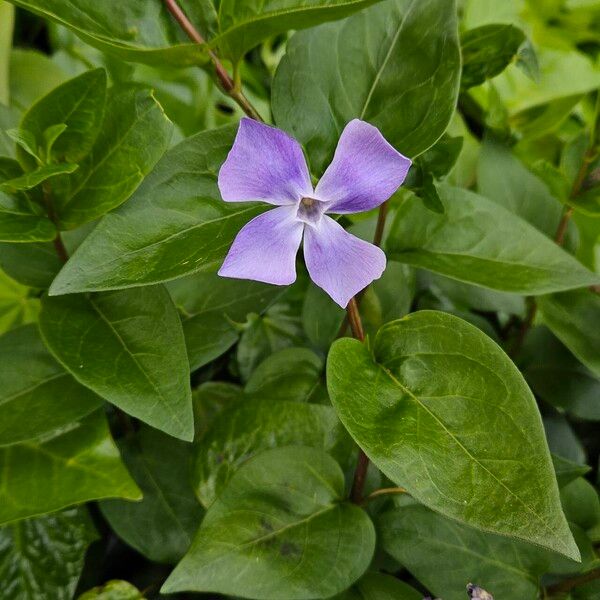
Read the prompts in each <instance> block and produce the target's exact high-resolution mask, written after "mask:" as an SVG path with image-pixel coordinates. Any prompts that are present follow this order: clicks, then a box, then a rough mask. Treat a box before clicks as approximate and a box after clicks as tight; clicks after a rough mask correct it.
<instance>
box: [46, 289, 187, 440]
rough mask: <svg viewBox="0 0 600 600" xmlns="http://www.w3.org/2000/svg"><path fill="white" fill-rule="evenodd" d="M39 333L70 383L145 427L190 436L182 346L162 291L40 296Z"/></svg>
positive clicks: (176, 321) (172, 309)
mask: <svg viewBox="0 0 600 600" xmlns="http://www.w3.org/2000/svg"><path fill="white" fill-rule="evenodd" d="M40 329H41V332H42V336H43V338H44V341H45V342H46V344H47V345H48V347H49V348H50V351H51V352H52V353H53V354H54V356H55V357H56V358H57V359H58V361H59V362H60V363H61V364H63V365H64V367H65V368H66V369H67V370H68V371H69V372H70V373H71V374H72V375H73V377H75V379H77V381H79V382H80V383H82V384H83V385H85V386H87V387H89V388H90V389H91V390H93V391H95V392H96V393H97V394H98V395H100V396H102V397H103V398H105V399H106V400H108V401H109V402H111V403H112V404H115V405H116V406H118V407H119V408H121V409H122V410H124V411H125V412H127V413H129V414H131V415H133V416H135V417H138V418H139V419H141V420H142V421H145V422H146V423H148V424H149V425H152V426H153V427H156V428H157V429H160V430H161V431H164V432H166V433H168V434H170V435H173V436H175V437H178V438H180V439H183V440H188V441H191V440H192V439H193V437H194V423H193V415H192V397H191V390H190V383H189V368H188V360H187V354H186V351H185V341H184V338H183V331H182V329H181V322H180V321H179V316H178V315H177V311H176V309H175V306H174V305H173V302H172V301H171V298H170V297H169V295H168V293H167V291H166V290H165V289H164V287H162V286H153V287H145V288H142V289H139V290H135V291H129V290H124V291H118V292H107V293H105V294H96V295H93V296H89V297H87V298H86V297H83V296H66V297H64V298H50V297H48V296H45V297H44V298H43V301H42V313H41V315H40Z"/></svg>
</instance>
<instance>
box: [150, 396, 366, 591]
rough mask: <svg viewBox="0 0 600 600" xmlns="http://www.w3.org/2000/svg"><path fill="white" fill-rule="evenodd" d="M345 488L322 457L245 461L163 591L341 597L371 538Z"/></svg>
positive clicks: (294, 454) (283, 453)
mask: <svg viewBox="0 0 600 600" xmlns="http://www.w3.org/2000/svg"><path fill="white" fill-rule="evenodd" d="M298 406H302V405H298ZM344 488H345V484H344V475H343V473H342V470H341V469H340V467H339V466H338V464H337V463H336V462H335V461H334V460H333V459H332V458H331V457H330V456H328V455H327V454H325V453H324V452H323V451H322V450H315V449H313V448H304V447H302V446H291V447H287V448H277V449H275V450H269V451H267V452H263V453H262V454H260V455H258V456H256V457H254V458H252V459H250V460H249V461H248V462H247V463H245V464H244V465H243V466H242V467H241V468H240V469H239V470H238V471H237V472H236V473H235V474H234V475H233V477H232V478H231V480H230V481H229V484H228V485H227V487H226V488H225V489H224V490H223V492H222V493H221V495H220V496H219V498H218V499H217V500H215V502H214V503H213V504H212V505H211V507H210V508H209V510H208V512H207V513H206V517H205V518H204V521H203V523H202V525H201V527H200V529H199V531H198V533H197V535H196V538H195V539H194V542H193V544H192V548H191V549H190V551H189V552H188V554H187V555H186V557H185V558H184V559H183V561H182V562H181V563H179V565H177V567H176V568H175V570H174V571H173V573H171V575H170V577H169V578H168V579H167V581H166V583H165V584H164V586H163V588H162V590H161V591H162V592H163V593H172V592H177V591H184V590H185V591H202V592H217V593H222V594H228V595H239V596H244V597H246V598H261V599H264V600H271V599H272V600H296V599H297V600H300V599H304V598H329V597H330V596H332V595H334V594H337V593H339V592H341V591H343V590H345V589H346V588H348V587H349V586H350V585H351V584H352V583H354V581H356V580H357V579H358V578H359V577H360V576H361V575H362V574H363V573H364V572H365V570H366V569H367V567H368V566H369V563H370V562H371V558H372V556H373V551H374V548H375V531H374V528H373V524H372V523H371V520H370V519H369V517H368V516H367V514H366V513H365V512H364V511H363V510H362V509H360V508H358V507H357V506H355V505H353V504H350V503H349V502H346V501H344V499H343V498H344V491H345V490H344ZM233 574H235V576H233Z"/></svg>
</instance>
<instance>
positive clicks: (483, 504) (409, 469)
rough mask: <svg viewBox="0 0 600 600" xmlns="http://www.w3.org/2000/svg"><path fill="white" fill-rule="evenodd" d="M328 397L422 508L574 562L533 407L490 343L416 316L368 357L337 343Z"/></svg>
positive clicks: (384, 336) (452, 322) (383, 334)
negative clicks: (552, 552)
mask: <svg viewBox="0 0 600 600" xmlns="http://www.w3.org/2000/svg"><path fill="white" fill-rule="evenodd" d="M327 382H328V388H329V395H330V397H331V401H332V403H333V405H334V407H335V408H336V410H337V412H338V415H339V416H340V419H341V420H342V422H343V423H344V425H345V426H346V428H347V429H348V430H349V432H350V434H351V435H352V437H354V439H355V440H356V442H357V443H358V444H359V445H360V446H361V447H362V449H363V450H364V451H365V452H366V454H367V455H368V456H369V458H370V459H371V460H372V461H373V462H374V463H375V465H376V466H377V467H379V468H380V469H381V470H382V471H383V473H384V474H385V475H387V476H388V477H389V478H390V479H391V480H392V481H394V482H395V483H396V484H397V485H400V486H402V487H405V488H406V489H407V490H408V491H409V492H410V494H411V495H412V496H413V497H415V498H416V499H417V500H419V501H420V502H423V503H424V504H426V505H427V506H429V507H430V508H433V509H434V510H436V511H438V512H440V513H442V514H444V515H447V516H449V517H452V518H454V519H458V520H460V521H463V522H465V523H467V524H470V525H471V526H475V527H477V528H480V529H482V530H486V531H490V532H495V533H502V534H505V535H510V536H512V537H515V538H520V539H523V540H527V541H529V542H534V543H537V544H540V545H542V546H545V547H547V548H550V549H553V550H555V551H557V552H560V553H562V554H565V555H566V556H569V557H572V558H576V559H577V558H578V557H579V553H578V550H577V546H576V545H575V543H574V541H573V538H572V536H571V533H570V531H569V528H568V526H567V523H566V520H565V518H564V515H563V514H562V511H561V508H560V502H559V499H558V487H557V485H556V480H555V477H554V471H553V469H552V463H551V460H550V453H549V452H548V447H547V445H546V441H545V439H544V432H543V430H542V427H541V422H540V416H539V413H538V410H537V405H536V403H535V399H534V397H533V395H532V394H531V392H530V391H529V388H528V387H527V384H526V383H525V380H524V379H523V377H522V375H521V374H520V373H519V371H518V370H517V368H516V367H515V366H514V365H513V363H512V362H511V361H510V359H509V358H508V357H507V356H506V355H505V354H504V352H503V351H502V350H501V349H500V347H499V346H497V345H496V344H495V343H494V342H493V341H492V340H490V339H489V338H488V337H487V336H485V335H484V334H483V333H482V332H481V331H480V330H479V329H477V328H476V327H474V326H472V325H470V324H468V323H465V322H464V321H462V320H461V319H459V318H457V317H454V316H452V315H449V314H446V313H441V312H434V311H421V312H418V313H413V314H411V315H409V316H408V317H405V318H404V319H401V320H399V321H394V322H392V323H389V324H387V325H385V326H384V327H382V328H381V329H380V330H379V333H378V334H377V337H376V338H375V341H374V346H373V353H371V352H369V350H368V349H367V348H366V346H365V345H364V344H361V343H360V342H358V341H356V340H350V339H342V340H338V341H337V342H336V343H335V344H334V345H333V347H332V349H331V352H330V354H329V359H328V363H327Z"/></svg>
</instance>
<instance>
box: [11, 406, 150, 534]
mask: <svg viewBox="0 0 600 600" xmlns="http://www.w3.org/2000/svg"><path fill="white" fill-rule="evenodd" d="M0 464H2V465H4V469H5V471H6V472H10V473H15V474H18V476H14V477H8V478H5V479H4V481H3V482H2V485H0V523H2V524H4V523H8V522H11V521H17V520H19V519H25V518H28V517H35V516H37V515H41V514H44V513H49V512H54V511H56V510H60V509H62V508H65V507H67V506H71V505H73V504H82V503H84V502H87V501H89V500H98V499H101V498H129V499H130V500H139V499H140V498H141V494H140V491H139V490H138V488H137V486H136V485H135V483H134V482H133V481H132V479H131V478H130V477H129V474H128V473H127V471H126V470H125V467H124V466H123V463H121V459H120V457H119V452H118V450H117V447H116V446H115V445H114V442H113V441H112V438H111V437H110V432H109V431H108V426H107V424H106V418H105V416H104V414H102V412H101V411H97V412H95V413H92V414H91V415H89V416H88V417H86V418H85V419H82V420H81V421H79V422H77V423H73V424H72V426H71V427H70V428H67V429H66V430H65V431H64V432H63V433H60V434H59V435H57V436H55V437H52V438H50V439H46V440H45V439H41V440H37V441H30V442H23V443H21V444H15V445H13V446H7V447H5V448H0ZM40 490H43V493H40Z"/></svg>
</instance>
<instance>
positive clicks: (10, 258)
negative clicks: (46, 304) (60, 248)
mask: <svg viewBox="0 0 600 600" xmlns="http://www.w3.org/2000/svg"><path fill="white" fill-rule="evenodd" d="M62 264H63V263H62V262H61V260H60V259H59V258H58V256H57V255H56V250H55V249H54V246H53V245H52V244H2V243H0V268H2V270H3V271H5V272H6V273H7V274H8V275H10V276H11V277H12V278H13V279H15V280H16V281H18V282H20V283H23V284H25V285H28V286H30V287H34V288H39V289H45V288H47V287H49V286H50V284H51V283H52V280H53V279H54V277H55V276H56V274H57V273H58V272H59V271H60V268H61V266H62Z"/></svg>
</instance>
